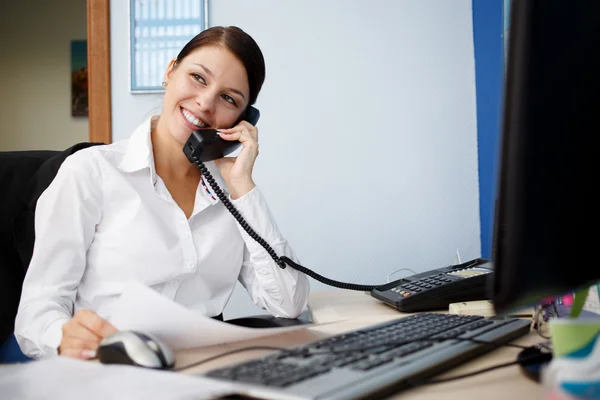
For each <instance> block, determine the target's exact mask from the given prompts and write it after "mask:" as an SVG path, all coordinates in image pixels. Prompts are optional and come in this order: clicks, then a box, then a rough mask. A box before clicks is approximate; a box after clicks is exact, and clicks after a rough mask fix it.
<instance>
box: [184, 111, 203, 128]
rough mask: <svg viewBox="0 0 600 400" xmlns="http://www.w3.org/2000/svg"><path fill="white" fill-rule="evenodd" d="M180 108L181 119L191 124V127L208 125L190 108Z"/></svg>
mask: <svg viewBox="0 0 600 400" xmlns="http://www.w3.org/2000/svg"><path fill="white" fill-rule="evenodd" d="M179 108H180V110H181V115H182V116H183V119H184V120H185V121H186V122H187V123H188V124H189V125H190V126H191V128H193V129H202V128H206V127H208V123H207V122H206V121H204V120H202V119H200V118H198V117H197V116H195V115H194V114H193V113H192V112H191V111H190V110H187V109H185V108H183V107H179Z"/></svg>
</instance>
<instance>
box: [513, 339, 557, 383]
mask: <svg viewBox="0 0 600 400" xmlns="http://www.w3.org/2000/svg"><path fill="white" fill-rule="evenodd" d="M551 360H552V352H551V351H549V350H548V349H546V348H545V347H543V346H532V347H528V348H526V349H523V350H521V351H520V352H519V354H518V355H517V362H518V363H519V365H520V366H521V371H522V372H523V374H525V376H527V377H528V378H529V379H531V380H533V381H535V382H540V380H541V370H542V368H543V367H544V366H545V365H546V364H548V363H549V362H550V361H551Z"/></svg>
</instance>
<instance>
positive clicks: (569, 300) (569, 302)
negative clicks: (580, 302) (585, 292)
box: [562, 293, 573, 306]
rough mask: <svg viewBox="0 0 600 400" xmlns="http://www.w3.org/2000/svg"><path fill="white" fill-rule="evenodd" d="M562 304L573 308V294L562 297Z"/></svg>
mask: <svg viewBox="0 0 600 400" xmlns="http://www.w3.org/2000/svg"><path fill="white" fill-rule="evenodd" d="M562 302H563V304H564V305H565V306H572V305H573V294H572V293H571V294H567V295H565V296H563V297H562Z"/></svg>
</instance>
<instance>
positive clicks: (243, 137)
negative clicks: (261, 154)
mask: <svg viewBox="0 0 600 400" xmlns="http://www.w3.org/2000/svg"><path fill="white" fill-rule="evenodd" d="M218 131H219V135H220V136H221V137H222V138H223V139H225V140H239V141H240V142H245V141H248V140H252V141H255V142H256V141H258V129H256V127H255V126H254V125H252V124H250V123H249V122H247V121H241V122H240V123H239V124H238V125H236V126H234V127H233V128H229V129H218Z"/></svg>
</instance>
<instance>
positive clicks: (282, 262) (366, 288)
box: [186, 145, 472, 292]
mask: <svg viewBox="0 0 600 400" xmlns="http://www.w3.org/2000/svg"><path fill="white" fill-rule="evenodd" d="M190 148H191V145H190ZM186 156H187V157H188V160H189V161H190V162H192V163H193V164H195V165H196V166H197V167H198V169H199V170H200V173H201V174H202V175H203V176H204V178H205V180H206V181H207V182H208V184H209V185H210V187H211V188H212V190H213V192H214V193H215V194H216V195H217V197H218V198H219V200H221V202H222V203H223V205H224V206H225V207H226V208H227V210H228V211H229V212H230V213H231V215H233V217H234V218H235V219H236V220H237V222H238V223H239V224H240V226H241V227H242V228H243V229H244V230H245V231H246V232H247V233H248V235H250V237H251V238H252V239H254V240H255V241H256V242H257V243H258V244H260V245H261V246H262V247H263V248H264V249H265V250H266V251H267V253H269V255H270V256H271V258H272V259H273V260H274V261H275V262H276V263H277V265H278V266H279V268H281V269H285V268H286V264H287V265H289V266H291V267H292V268H294V269H295V270H297V271H300V272H302V273H304V274H306V275H308V276H310V277H312V278H314V279H316V280H317V281H319V282H321V283H324V284H326V285H328V286H333V287H337V288H341V289H348V290H356V291H360V292H370V291H372V290H374V289H378V290H381V291H386V290H389V289H392V288H395V287H396V286H398V284H400V283H401V282H402V279H397V280H395V281H393V282H389V281H388V283H385V284H382V285H359V284H356V283H346V282H340V281H336V280H334V279H330V278H327V277H324V276H322V275H319V274H318V273H316V272H314V271H312V270H310V269H308V268H306V267H304V266H302V265H300V264H298V263H296V262H294V261H292V260H291V259H290V258H289V257H286V256H281V257H279V256H278V255H277V253H276V252H275V250H273V248H272V247H271V246H270V245H269V244H268V243H267V242H266V241H265V240H264V239H263V238H261V237H260V236H259V235H258V234H257V233H256V232H255V231H254V229H252V228H251V227H250V225H248V222H246V220H244V218H243V217H242V216H241V215H240V212H239V211H238V210H237V209H236V208H235V206H234V205H233V204H232V203H231V201H229V199H228V198H227V196H226V195H225V193H223V190H221V188H220V187H219V185H218V184H217V182H216V181H215V179H214V178H213V176H212V174H211V173H210V171H209V170H208V168H206V166H205V165H204V163H203V162H202V161H201V160H200V158H199V156H197V155H195V154H194V152H193V151H192V152H191V154H188V153H187V152H186ZM471 262H472V261H469V262H467V263H465V264H469V265H465V267H469V266H470V265H471V264H470V263H471ZM399 271H400V270H397V271H394V272H399ZM390 275H391V274H390ZM388 280H389V276H388Z"/></svg>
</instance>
